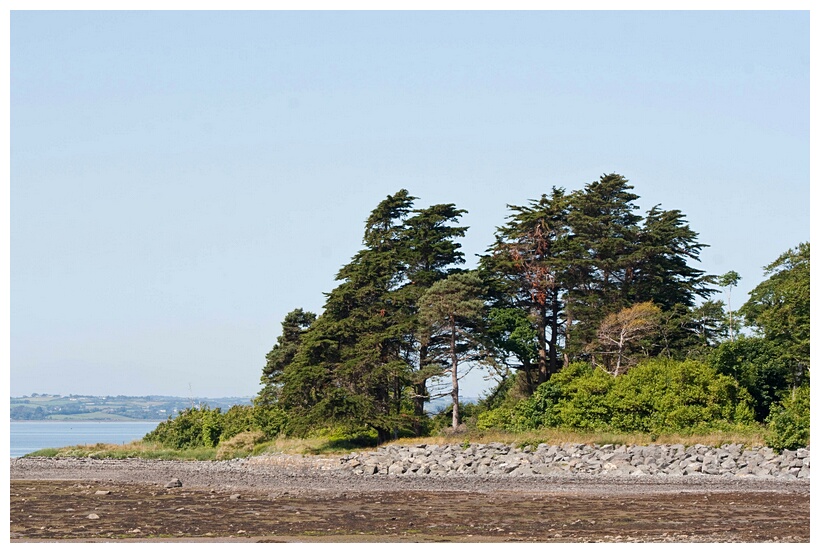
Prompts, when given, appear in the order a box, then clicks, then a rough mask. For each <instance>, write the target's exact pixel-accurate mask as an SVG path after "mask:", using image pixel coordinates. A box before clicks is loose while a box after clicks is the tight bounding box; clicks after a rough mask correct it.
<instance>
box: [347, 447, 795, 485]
mask: <svg viewBox="0 0 820 553" xmlns="http://www.w3.org/2000/svg"><path fill="white" fill-rule="evenodd" d="M809 461H810V451H809V448H808V447H807V448H805V449H798V450H796V451H788V450H786V451H783V452H782V453H780V454H777V453H776V452H775V451H773V450H772V449H771V448H767V447H744V446H742V445H724V446H721V447H719V448H715V447H709V446H705V445H693V446H688V447H687V446H684V445H681V444H677V445H649V446H634V445H633V446H625V445H620V446H615V445H612V444H609V445H587V444H561V445H548V444H540V445H538V446H537V447H532V446H525V447H523V448H518V447H513V446H510V445H508V444H501V443H489V444H464V445H415V446H395V445H389V446H385V447H381V448H379V449H377V450H375V451H368V452H360V453H354V454H350V455H346V456H344V457H342V458H341V467H340V468H342V469H347V470H350V471H352V472H353V473H355V474H365V475H372V474H389V475H430V476H447V475H451V474H457V475H469V474H473V475H479V476H482V475H487V476H533V475H566V474H591V475H612V476H644V475H658V476H670V477H674V476H691V475H712V476H725V477H767V478H771V477H777V478H809V472H810V469H809V465H810V462H809Z"/></svg>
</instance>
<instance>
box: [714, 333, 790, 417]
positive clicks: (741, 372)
mask: <svg viewBox="0 0 820 553" xmlns="http://www.w3.org/2000/svg"><path fill="white" fill-rule="evenodd" d="M709 363H710V364H711V365H712V366H713V367H715V369H717V371H718V372H719V373H720V374H724V375H727V376H731V377H732V378H734V379H736V380H737V381H738V382H739V383H740V385H741V386H743V387H744V388H746V390H747V391H748V392H749V394H750V395H751V397H752V407H753V408H754V412H755V419H756V420H757V421H758V422H763V421H765V420H766V418H767V417H768V416H769V410H770V409H771V406H772V405H773V404H774V403H776V402H777V401H778V400H779V399H780V397H782V396H783V394H784V393H787V392H788V391H789V390H790V389H791V387H792V386H793V385H794V384H795V382H794V379H793V371H792V368H791V366H790V364H789V361H788V359H786V358H785V357H784V356H783V355H782V352H781V351H780V349H779V348H778V347H777V345H776V344H774V343H772V342H771V341H769V340H766V339H765V338H747V337H743V336H741V337H740V338H738V339H737V340H736V341H734V342H723V343H722V344H720V345H719V346H718V347H717V348H715V349H714V350H713V351H712V353H711V355H710V356H709Z"/></svg>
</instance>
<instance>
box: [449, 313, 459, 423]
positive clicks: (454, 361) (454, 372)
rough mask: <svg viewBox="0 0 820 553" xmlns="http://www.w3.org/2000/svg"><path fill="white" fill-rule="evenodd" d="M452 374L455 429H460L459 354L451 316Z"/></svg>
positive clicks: (454, 324)
mask: <svg viewBox="0 0 820 553" xmlns="http://www.w3.org/2000/svg"><path fill="white" fill-rule="evenodd" d="M450 324H451V327H450V331H451V334H450V363H451V365H450V372H451V373H452V377H453V392H452V397H453V428H454V429H455V428H458V352H457V351H456V318H455V316H454V315H451V316H450Z"/></svg>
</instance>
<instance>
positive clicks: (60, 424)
mask: <svg viewBox="0 0 820 553" xmlns="http://www.w3.org/2000/svg"><path fill="white" fill-rule="evenodd" d="M160 422H161V421H126V422H123V421H116V422H109V421H105V422H99V421H12V422H11V423H10V425H11V429H10V432H9V436H10V439H11V444H10V448H9V449H10V451H9V453H10V456H11V457H22V456H23V455H25V454H26V453H32V452H34V451H37V450H38V449H44V448H47V447H64V446H69V445H84V444H97V443H104V444H120V445H121V444H127V443H129V442H132V441H134V440H139V439H141V438H142V437H143V436H145V435H146V434H147V433H149V432H150V431H152V430H153V429H155V428H156V427H157V425H158V424H159V423H160Z"/></svg>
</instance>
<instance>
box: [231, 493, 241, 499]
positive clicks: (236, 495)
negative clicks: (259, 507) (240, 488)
mask: <svg viewBox="0 0 820 553" xmlns="http://www.w3.org/2000/svg"><path fill="white" fill-rule="evenodd" d="M231 499H233V500H237V499H242V496H241V495H240V494H238V493H234V494H231Z"/></svg>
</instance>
